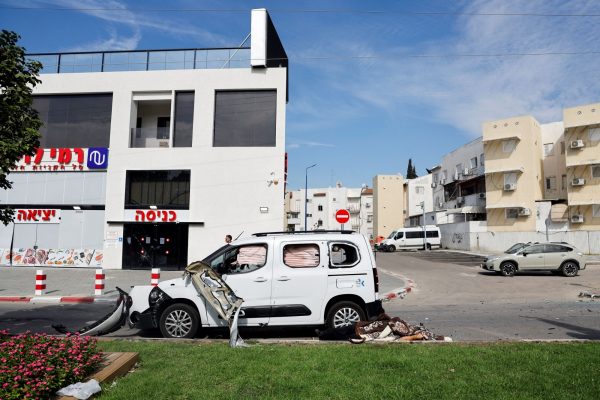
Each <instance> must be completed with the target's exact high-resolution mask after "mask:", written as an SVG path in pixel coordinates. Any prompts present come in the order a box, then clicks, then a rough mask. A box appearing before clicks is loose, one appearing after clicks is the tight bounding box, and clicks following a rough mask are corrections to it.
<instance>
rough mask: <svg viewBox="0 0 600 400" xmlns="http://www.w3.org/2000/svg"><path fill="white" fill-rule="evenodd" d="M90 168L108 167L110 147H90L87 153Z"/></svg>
mask: <svg viewBox="0 0 600 400" xmlns="http://www.w3.org/2000/svg"><path fill="white" fill-rule="evenodd" d="M87 167H88V168H89V169H106V168H107V167H108V149H107V148H106V147H90V148H89V149H88V155H87Z"/></svg>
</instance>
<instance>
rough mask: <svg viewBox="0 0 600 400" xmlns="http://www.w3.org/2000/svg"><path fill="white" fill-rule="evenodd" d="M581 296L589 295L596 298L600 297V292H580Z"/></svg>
mask: <svg viewBox="0 0 600 400" xmlns="http://www.w3.org/2000/svg"><path fill="white" fill-rule="evenodd" d="M579 297H589V298H591V299H596V298H599V299H600V293H599V292H580V293H579Z"/></svg>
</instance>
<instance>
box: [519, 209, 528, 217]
mask: <svg viewBox="0 0 600 400" xmlns="http://www.w3.org/2000/svg"><path fill="white" fill-rule="evenodd" d="M527 215H531V210H530V209H529V208H520V209H519V216H527Z"/></svg>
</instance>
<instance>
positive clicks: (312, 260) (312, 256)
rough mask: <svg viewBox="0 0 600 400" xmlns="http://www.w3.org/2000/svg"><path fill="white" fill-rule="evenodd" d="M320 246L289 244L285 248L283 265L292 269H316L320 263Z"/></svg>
mask: <svg viewBox="0 0 600 400" xmlns="http://www.w3.org/2000/svg"><path fill="white" fill-rule="evenodd" d="M320 261H321V259H320V255H319V245H318V244H312V243H307V244H288V245H286V246H284V247H283V263H284V264H285V265H287V266H288V267H290V268H314V267H318V266H319V263H320Z"/></svg>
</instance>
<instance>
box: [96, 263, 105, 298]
mask: <svg viewBox="0 0 600 400" xmlns="http://www.w3.org/2000/svg"><path fill="white" fill-rule="evenodd" d="M103 291H104V271H103V270H101V269H97V270H96V281H95V285H94V296H102V292H103Z"/></svg>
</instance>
